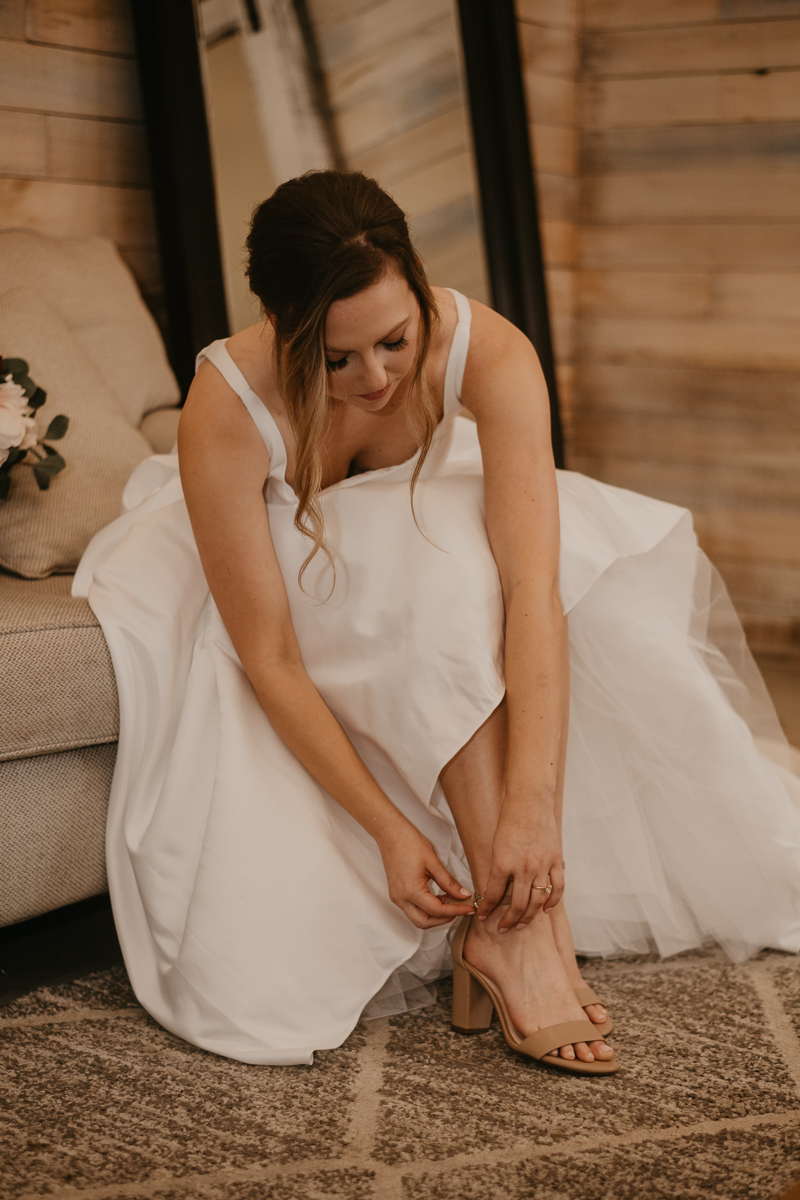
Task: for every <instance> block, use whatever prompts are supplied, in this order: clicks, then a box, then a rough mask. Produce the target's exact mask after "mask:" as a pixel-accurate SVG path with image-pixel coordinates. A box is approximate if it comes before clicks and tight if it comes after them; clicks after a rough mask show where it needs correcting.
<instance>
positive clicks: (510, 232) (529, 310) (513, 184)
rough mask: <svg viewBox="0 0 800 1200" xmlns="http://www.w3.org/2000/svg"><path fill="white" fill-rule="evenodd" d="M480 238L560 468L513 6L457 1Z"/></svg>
mask: <svg viewBox="0 0 800 1200" xmlns="http://www.w3.org/2000/svg"><path fill="white" fill-rule="evenodd" d="M458 11H459V17H460V19H461V43H462V46H463V50H464V66H465V69H466V75H467V92H468V94H469V106H470V114H471V117H472V137H473V142H474V146H475V162H476V167H477V172H478V186H479V190H480V203H481V215H482V219H483V237H484V245H485V247H486V260H487V265H488V268H489V280H490V284H491V289H492V302H493V305H494V308H495V309H496V311H497V312H499V313H502V315H503V316H504V317H506V319H507V320H509V321H511V322H512V324H514V325H516V326H517V328H518V329H521V330H522V332H523V333H524V334H526V336H527V337H529V338H530V340H531V341H532V342H533V344H534V346H535V347H536V351H537V353H538V355H539V361H540V362H541V364H542V370H543V372H544V377H545V381H546V383H547V390H548V393H549V396H550V429H551V438H552V443H553V457H554V459H555V463H556V466H557V467H563V466H564V436H563V431H562V427H561V414H560V409H559V403H558V383H557V380H556V369H555V358H554V355H553V339H552V335H551V331H550V315H549V310H548V305H547V289H546V285H545V275H544V258H543V255H542V243H541V234H540V231H539V208H538V204H537V200H536V183H535V174H534V166H533V155H532V153H531V146H530V138H529V135H528V117H527V110H526V106H525V91H524V85H523V81H522V65H521V61H520V51H519V39H518V37H517V21H516V16H515V12H514V3H513V0H458Z"/></svg>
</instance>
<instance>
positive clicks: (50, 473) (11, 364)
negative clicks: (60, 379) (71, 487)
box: [0, 357, 69, 500]
mask: <svg viewBox="0 0 800 1200" xmlns="http://www.w3.org/2000/svg"><path fill="white" fill-rule="evenodd" d="M28 370H29V368H28V364H27V363H26V362H25V359H24V358H2V357H0V435H2V436H3V441H0V457H2V456H3V455H5V458H4V461H2V462H0V500H7V499H8V496H9V493H10V491H11V474H10V472H11V471H12V469H13V468H14V467H18V466H29V467H32V469H33V475H34V478H35V480H36V482H37V484H38V485H39V488H40V489H41V491H43V492H44V491H46V490H47V489H48V488H49V487H50V481H51V479H53V477H54V476H56V475H58V474H59V473H60V472H61V471H63V470H64V467H65V466H66V465H67V464H66V462H65V461H64V459H63V458H62V456H61V455H60V454H59V453H58V451H57V450H56V449H54V448H53V446H51V445H49V443H50V442H57V441H59V440H60V439H61V438H63V436H64V434H65V433H66V432H67V429H68V428H69V418H68V417H65V416H63V414H61V415H59V416H57V417H53V419H52V421H51V422H50V424H49V425H48V426H47V430H46V432H45V434H44V437H43V438H41V440H40V439H39V438H38V436H37V434H36V432H35V424H34V421H33V414H34V413H35V412H36V410H37V409H39V408H41V407H42V405H43V404H44V403H45V401H46V400H47V392H46V391H45V390H44V389H43V388H40V387H39V386H38V385H37V384H36V383H34V381H33V380H32V379H31V377H30V375H29V373H28ZM17 439H19V440H17ZM14 441H16V442H17V444H16V445H14V444H11V445H10V444H9V442H14Z"/></svg>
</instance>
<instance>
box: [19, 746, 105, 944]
mask: <svg viewBox="0 0 800 1200" xmlns="http://www.w3.org/2000/svg"><path fill="white" fill-rule="evenodd" d="M116 754H117V747H116V746H115V745H114V744H113V743H112V744H111V745H108V746H87V747H86V748H85V749H82V750H67V751H65V752H64V753H63V754H44V755H42V756H40V757H39V758H27V759H23V760H18V761H17V762H3V763H0V829H2V836H0V925H10V924H12V923H13V922H15V921H25V920H27V918H28V917H36V916H38V915H39V913H45V912H50V911H51V910H52V909H54V908H60V907H61V906H62V905H63V904H74V903H75V901H76V900H85V899H86V897H87V896H96V895H98V894H99V893H100V892H104V891H106V890H107V888H108V882H107V879H106V863H105V826H106V812H107V810H108V797H109V792H110V791H111V779H112V776H113V774H114V761H115V759H116Z"/></svg>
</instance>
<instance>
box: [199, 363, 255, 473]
mask: <svg viewBox="0 0 800 1200" xmlns="http://www.w3.org/2000/svg"><path fill="white" fill-rule="evenodd" d="M178 456H179V460H180V467H181V475H182V477H183V479H184V484H186V483H187V482H188V481H189V479H190V478H191V479H193V480H194V479H196V480H198V481H200V482H201V483H208V482H210V481H211V480H212V479H216V478H217V477H218V476H219V477H222V476H226V477H227V478H228V482H229V483H230V482H231V479H232V478H236V479H239V480H245V479H247V480H248V482H250V483H252V482H254V481H260V482H259V483H258V486H259V487H260V486H261V483H262V482H263V480H264V479H265V478H266V476H267V475H268V473H269V455H268V453H267V449H266V446H265V445H264V442H263V440H262V438H261V436H260V435H259V433H258V430H257V429H256V427H255V425H254V424H253V419H252V417H251V416H250V414H249V413H248V411H247V409H246V408H245V406H244V404H243V403H242V401H241V399H240V397H239V396H238V395H237V394H236V392H235V391H234V390H233V388H232V387H231V386H230V384H229V383H227V382H226V380H225V379H223V377H222V375H221V374H220V372H219V371H218V370H217V368H216V367H215V366H214V364H213V363H211V362H209V361H208V360H206V361H205V362H202V363H201V364H200V367H199V369H198V371H197V374H196V375H195V377H194V380H193V381H192V386H191V387H190V388H189V394H188V396H187V398H186V403H185V405H184V407H183V411H182V413H181V419H180V424H179V426H178ZM231 472H233V476H232V475H231Z"/></svg>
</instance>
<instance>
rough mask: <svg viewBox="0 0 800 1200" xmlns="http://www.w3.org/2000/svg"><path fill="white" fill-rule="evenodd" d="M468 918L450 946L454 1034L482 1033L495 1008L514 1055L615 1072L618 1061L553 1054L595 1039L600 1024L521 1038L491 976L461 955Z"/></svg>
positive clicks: (570, 1025)
mask: <svg viewBox="0 0 800 1200" xmlns="http://www.w3.org/2000/svg"><path fill="white" fill-rule="evenodd" d="M471 920H472V917H471V916H469V915H468V916H465V917H462V918H461V920H460V921H459V924H458V927H457V929H456V932H455V936H454V937H453V942H452V945H451V947H450V949H451V952H452V955H453V1015H452V1027H453V1029H455V1030H456V1032H457V1033H468V1034H470V1033H485V1032H486V1030H487V1029H488V1028H489V1026H490V1025H491V1023H492V1014H493V1011H494V1012H496V1013H497V1016H498V1019H499V1021H500V1026H501V1028H502V1030H503V1037H504V1038H505V1039H506V1042H507V1044H508V1045H509V1046H510V1048H511V1049H512V1050H516V1052H517V1054H522V1055H524V1056H525V1057H526V1058H532V1059H535V1061H536V1062H540V1063H543V1064H545V1065H546V1066H548V1067H555V1068H556V1070H559V1071H570V1072H572V1074H574V1075H614V1074H615V1073H616V1072H617V1071H618V1070H619V1063H618V1062H617V1061H616V1060H615V1059H612V1060H611V1061H610V1062H601V1061H600V1060H599V1059H595V1060H594V1062H588V1063H587V1062H581V1060H580V1059H579V1058H575V1059H570V1058H562V1057H561V1055H555V1054H553V1053H552V1051H553V1050H557V1049H558V1048H559V1047H560V1046H568V1045H570V1044H571V1043H574V1042H596V1041H597V1040H598V1030H599V1026H597V1025H595V1024H593V1023H592V1022H591V1021H589V1020H588V1019H587V1020H585V1021H566V1022H564V1023H563V1024H561V1025H550V1026H548V1027H547V1028H546V1029H539V1030H537V1032H536V1033H532V1034H530V1035H529V1036H528V1037H526V1038H522V1037H520V1035H519V1034H518V1033H517V1031H516V1029H515V1028H514V1024H513V1022H512V1020H511V1017H510V1016H509V1014H508V1009H507V1008H506V1004H505V1001H504V1000H503V997H502V996H501V995H500V992H499V991H498V990H497V988H496V987H495V986H494V984H493V983H492V981H491V979H488V978H487V977H486V976H485V975H484V974H483V972H482V971H479V970H478V969H477V967H473V966H472V964H471V963H469V962H467V960H466V959H465V958H464V941H465V939H466V936H467V931H468V930H469V922H470V921H471ZM594 1003H597V1002H596V1001H594Z"/></svg>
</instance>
